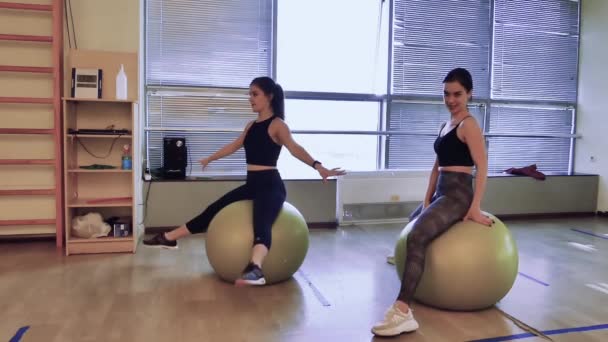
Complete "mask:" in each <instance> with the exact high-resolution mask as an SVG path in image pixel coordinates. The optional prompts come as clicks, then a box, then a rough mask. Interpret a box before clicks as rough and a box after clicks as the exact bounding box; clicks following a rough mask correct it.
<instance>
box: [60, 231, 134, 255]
mask: <svg viewBox="0 0 608 342" xmlns="http://www.w3.org/2000/svg"><path fill="white" fill-rule="evenodd" d="M67 245H68V246H67V248H66V253H67V255H71V254H98V253H135V243H134V240H133V236H132V235H130V236H127V237H119V238H115V237H103V238H95V239H81V238H76V237H70V238H68V241H67Z"/></svg>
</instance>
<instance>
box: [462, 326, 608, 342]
mask: <svg viewBox="0 0 608 342" xmlns="http://www.w3.org/2000/svg"><path fill="white" fill-rule="evenodd" d="M604 329H608V324H598V325H590V326H586V327H575V328H564V329H554V330H547V331H542V333H543V334H545V335H547V336H549V335H561V334H568V333H573V332H583V331H592V330H604ZM535 336H536V335H534V334H532V333H523V334H515V335H509V336H499V337H490V338H484V339H481V340H472V341H469V342H499V341H512V340H519V339H522V338H528V337H535Z"/></svg>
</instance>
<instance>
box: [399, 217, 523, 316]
mask: <svg viewBox="0 0 608 342" xmlns="http://www.w3.org/2000/svg"><path fill="white" fill-rule="evenodd" d="M484 214H485V215H487V216H489V217H491V218H492V219H493V220H494V222H495V223H494V224H492V226H491V227H488V226H484V225H482V224H479V223H476V222H474V221H470V220H467V221H459V222H457V223H456V224H454V225H453V226H452V227H451V228H450V229H449V230H448V231H446V232H445V233H443V234H442V235H440V236H439V237H438V238H436V239H435V240H434V241H432V242H431V244H430V245H429V246H428V248H427V252H426V257H425V266H424V272H423V274H422V278H421V279H420V283H419V284H418V287H417V289H416V292H415V294H414V298H415V299H416V300H417V301H419V302H421V303H423V304H426V305H429V306H432V307H436V308H440V309H447V310H458V311H470V310H480V309H484V308H488V307H491V306H493V305H494V304H496V303H497V302H498V301H500V300H501V299H502V298H503V297H504V296H506V294H507V293H508V292H509V291H510V290H511V287H512V286H513V283H514V282H515V278H516V277H517V271H518V263H519V256H518V252H517V245H516V244H515V240H514V239H513V237H512V236H511V233H510V231H509V229H508V228H507V226H506V225H505V224H504V223H503V222H502V221H500V220H499V219H498V218H496V217H495V216H494V215H492V214H489V213H484ZM416 221H417V219H414V220H413V221H411V222H409V223H408V224H407V225H406V226H405V228H404V229H403V230H402V231H401V234H400V235H399V239H398V240H397V243H396V245H395V265H396V269H397V273H398V275H399V278H400V279H402V277H403V269H404V267H405V259H406V248H407V244H406V241H407V237H408V234H409V233H410V231H411V230H412V227H413V226H414V224H415V223H416Z"/></svg>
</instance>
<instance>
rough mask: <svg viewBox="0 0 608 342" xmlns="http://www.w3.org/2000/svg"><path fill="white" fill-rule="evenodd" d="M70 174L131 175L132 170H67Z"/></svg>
mask: <svg viewBox="0 0 608 342" xmlns="http://www.w3.org/2000/svg"><path fill="white" fill-rule="evenodd" d="M68 172H70V173H131V172H133V170H123V169H97V170H89V169H69V170H68Z"/></svg>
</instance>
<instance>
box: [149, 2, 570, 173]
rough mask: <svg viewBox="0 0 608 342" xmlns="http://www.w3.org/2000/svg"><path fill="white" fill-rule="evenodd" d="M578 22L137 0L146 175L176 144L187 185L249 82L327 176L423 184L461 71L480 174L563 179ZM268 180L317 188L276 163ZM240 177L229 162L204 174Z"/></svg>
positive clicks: (436, 6) (236, 122)
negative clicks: (185, 152)
mask: <svg viewBox="0 0 608 342" xmlns="http://www.w3.org/2000/svg"><path fill="white" fill-rule="evenodd" d="M345 9H347V10H345ZM578 11H579V2H578V1H573V0H452V1H445V0H392V1H384V0H361V1H352V0H332V1H325V0H309V1H287V0H250V1H241V0H227V1H221V2H217V1H209V0H171V1H169V0H146V26H145V32H146V34H145V37H146V38H145V39H146V41H145V46H146V50H145V51H146V53H145V59H146V64H145V80H146V103H145V108H146V144H147V146H146V151H147V160H148V162H149V164H150V167H152V168H160V167H161V166H162V163H163V160H162V158H163V156H162V146H163V143H162V141H163V138H164V137H168V136H185V137H186V139H187V144H188V146H189V152H190V154H189V158H190V162H191V164H192V166H191V168H190V169H189V170H188V171H189V174H191V175H200V174H201V170H200V167H199V165H198V162H197V161H198V160H199V159H201V158H203V157H205V156H208V155H210V154H211V153H213V152H215V151H216V150H217V149H219V148H221V147H222V146H223V145H225V144H226V143H228V142H230V141H232V140H233V139H235V138H236V137H237V136H238V134H239V133H240V132H241V131H242V129H243V128H244V127H245V125H246V124H247V122H248V121H249V120H253V119H254V118H255V113H252V112H251V108H250V106H249V104H248V101H247V87H248V85H249V83H250V81H251V80H252V79H253V78H255V77H258V76H271V77H274V78H275V79H276V80H277V81H278V82H279V83H280V84H281V85H282V86H283V88H284V90H285V94H286V98H287V100H286V121H287V123H288V124H289V125H290V127H291V129H292V130H293V131H294V138H295V139H296V140H297V141H298V142H299V143H300V144H301V145H302V146H304V147H305V148H306V149H307V150H308V151H309V152H310V153H311V154H312V155H313V157H315V158H316V159H319V160H321V161H322V162H323V163H324V164H325V165H326V166H328V167H333V166H340V167H343V168H346V169H347V170H375V169H378V168H389V169H412V170H428V169H429V168H430V167H431V166H432V164H433V161H434V152H433V149H432V143H433V140H434V139H435V137H436V135H437V132H438V129H439V126H440V125H441V122H442V121H445V120H447V119H448V118H449V113H448V112H447V110H446V108H445V106H444V104H443V98H442V94H443V84H442V80H443V77H444V76H445V74H446V73H447V72H448V71H449V70H451V69H453V68H456V67H464V68H467V69H468V70H469V71H470V72H471V73H472V75H473V79H474V90H473V102H472V103H471V104H470V108H469V110H470V111H471V113H472V114H473V115H474V116H475V117H476V119H477V120H478V122H479V124H480V126H481V127H482V128H483V130H484V134H485V136H486V145H487V149H488V158H489V169H490V172H502V171H504V170H505V169H507V168H510V167H520V166H525V165H529V164H537V166H538V168H539V169H540V170H541V171H543V172H549V173H550V172H565V171H569V170H571V164H572V158H571V151H572V149H573V144H574V133H575V132H574V125H573V122H574V121H575V117H576V95H577V94H576V90H577V78H578V75H577V69H578V68H577V63H578V58H577V57H578V42H579V36H578V33H579V17H578ZM391 19H392V20H391ZM379 131H382V132H379ZM385 131H388V133H387V132H385ZM393 133H394V134H393ZM279 167H280V169H281V173H282V174H283V176H284V177H285V178H288V179H289V178H298V179H301V178H317V177H318V175H317V173H316V172H315V171H314V170H312V169H311V168H310V167H308V166H307V165H304V164H303V163H301V162H300V161H299V160H297V159H296V158H294V157H293V156H291V154H289V152H288V151H287V150H284V151H283V153H282V155H281V158H280V160H279ZM244 173H245V156H244V153H243V151H239V152H237V153H235V154H234V155H232V156H230V157H228V158H225V159H223V160H220V161H216V162H214V163H212V164H211V165H210V167H209V169H208V171H207V173H206V174H244Z"/></svg>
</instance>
